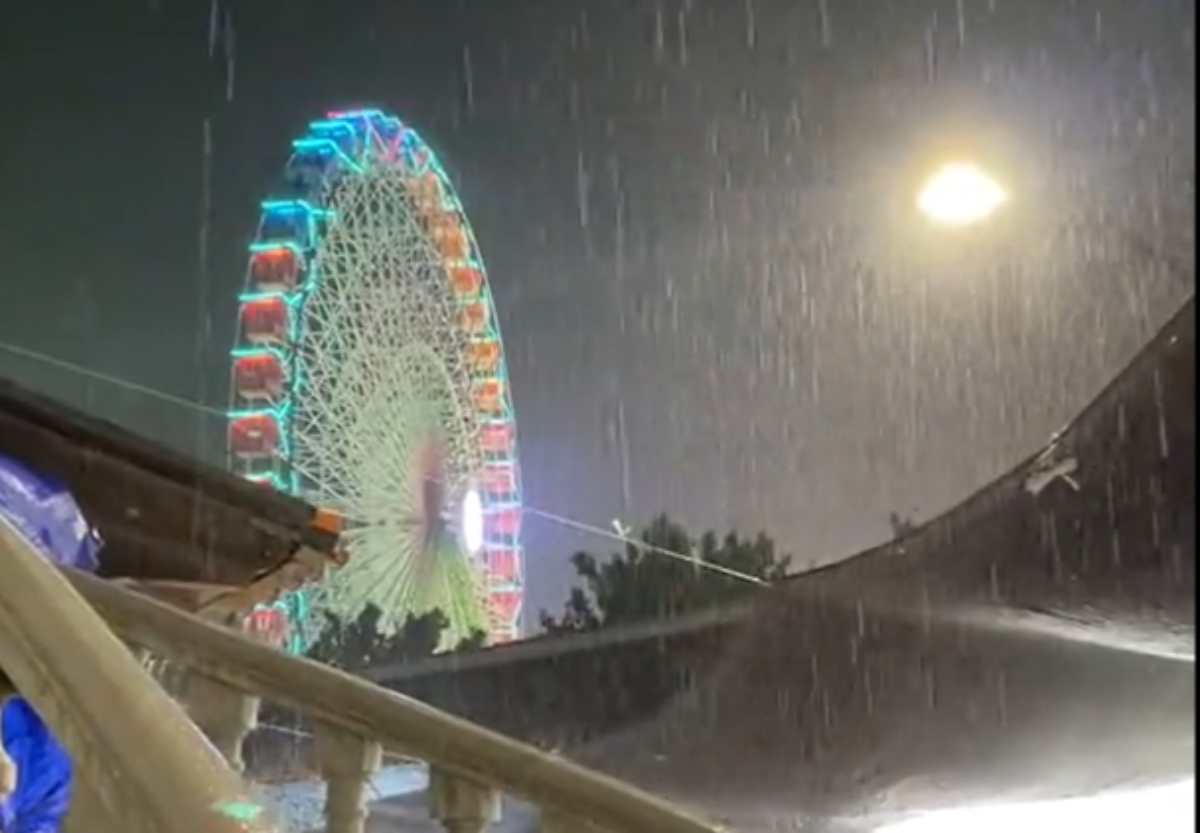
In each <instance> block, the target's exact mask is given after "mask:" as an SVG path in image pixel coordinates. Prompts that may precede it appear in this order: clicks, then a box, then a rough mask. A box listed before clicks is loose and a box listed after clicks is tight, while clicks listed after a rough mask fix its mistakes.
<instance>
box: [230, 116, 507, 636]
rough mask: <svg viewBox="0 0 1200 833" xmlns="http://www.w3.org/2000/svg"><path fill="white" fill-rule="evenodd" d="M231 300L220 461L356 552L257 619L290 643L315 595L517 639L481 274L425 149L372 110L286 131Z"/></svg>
mask: <svg viewBox="0 0 1200 833" xmlns="http://www.w3.org/2000/svg"><path fill="white" fill-rule="evenodd" d="M285 185H286V189H287V193H286V196H285V197H283V198H279V199H272V200H268V201H266V202H264V203H262V214H261V218H260V221H259V225H258V231H257V234H256V236H255V240H254V242H253V243H252V244H251V246H250V256H249V265H248V268H247V276H246V285H245V290H244V291H243V293H242V294H241V295H240V296H239V317H238V335H237V340H236V344H235V347H234V349H233V352H232V374H231V375H232V381H231V407H230V412H229V425H228V440H227V447H228V458H229V464H230V466H231V468H232V469H233V470H234V471H236V472H238V473H240V474H241V475H243V476H245V477H247V478H249V479H251V480H254V481H257V482H261V483H263V484H265V485H269V486H273V487H274V488H277V489H281V490H284V491H287V492H290V493H292V494H296V495H298V496H300V497H303V498H304V499H305V500H307V501H309V502H311V503H313V504H316V505H317V506H320V507H322V508H324V509H329V510H332V511H335V512H338V513H340V514H341V515H342V516H343V517H344V518H345V519H346V529H345V532H344V533H343V539H344V540H345V541H346V542H347V549H348V554H349V561H348V563H347V564H346V566H344V567H342V568H341V569H340V570H338V571H337V572H336V573H334V574H333V575H332V576H331V577H330V578H329V579H328V580H327V582H326V583H325V584H324V585H323V586H321V587H320V588H316V589H315V590H312V591H306V592H301V593H296V594H291V595H290V596H288V597H287V598H285V599H283V600H281V601H280V602H279V603H277V604H276V605H275V606H273V607H272V608H265V609H260V610H258V611H256V612H255V614H254V615H253V616H252V617H251V619H252V620H253V621H254V622H258V623H260V624H259V626H258V627H260V628H266V629H273V630H274V632H275V633H276V634H277V635H280V634H281V631H282V632H283V635H282V636H280V638H281V639H283V638H286V641H287V644H288V647H289V648H291V649H292V650H296V651H301V650H304V648H305V646H306V644H307V643H308V641H309V640H310V639H311V638H312V636H313V635H314V634H313V631H312V629H311V628H312V624H313V621H312V617H311V616H310V613H309V611H310V609H311V607H312V606H313V605H316V606H317V607H319V608H323V609H325V610H329V611H331V612H333V613H336V614H337V615H338V616H340V617H341V618H342V620H343V621H346V620H348V619H350V618H353V617H354V616H356V615H357V614H358V613H359V612H360V611H361V610H362V609H363V608H364V607H365V606H366V605H367V604H368V603H374V604H375V605H377V606H378V607H379V608H380V610H382V611H383V614H384V618H383V621H382V625H383V626H384V628H385V629H387V630H391V629H394V628H395V627H398V626H399V625H400V624H402V622H403V621H404V620H405V618H406V617H407V616H408V615H410V614H411V615H419V614H421V613H424V612H427V611H430V610H432V609H434V608H437V609H440V610H441V611H442V612H443V613H444V614H445V616H446V617H447V619H448V620H449V628H448V630H447V632H446V633H445V634H444V637H443V644H445V645H450V644H453V643H454V642H456V641H457V640H458V639H460V638H462V637H465V636H468V635H469V634H471V633H472V632H473V631H476V630H482V631H484V632H485V633H486V634H487V636H488V639H489V641H490V642H503V641H508V640H511V639H515V638H516V637H517V636H518V634H519V623H520V616H521V606H522V600H523V589H524V578H523V554H522V550H521V546H520V524H521V480H520V468H519V465H518V458H517V431H516V421H515V418H514V414H513V407H512V399H511V395H510V391H509V385H508V374H507V368H506V365H505V360H504V350H503V346H502V343H501V339H500V330H499V326H498V323H497V320H496V312H495V306H494V304H493V302H492V295H491V290H490V288H489V283H488V278H487V272H486V269H485V268H484V263H483V258H482V256H481V254H480V251H479V246H478V244H477V243H476V241H475V237H474V235H473V233H472V231H471V227H470V224H469V223H468V221H467V217H466V214H465V212H464V211H463V208H462V204H461V203H460V202H459V199H458V196H457V195H456V193H455V191H454V188H453V187H452V186H451V183H450V181H449V179H448V177H447V176H446V174H445V172H444V170H443V169H442V166H441V165H440V163H439V162H438V159H437V157H436V156H435V155H434V153H433V152H432V151H431V150H430V149H429V147H428V146H427V145H426V144H425V143H424V142H423V141H422V140H421V138H420V137H419V136H418V135H417V133H416V132H415V131H414V130H412V129H411V128H410V127H408V126H406V125H404V124H402V123H401V122H400V120H399V119H397V118H394V117H392V116H388V115H386V114H384V113H383V112H381V111H379V110H355V111H349V112H336V113H330V114H329V115H328V117H327V118H326V119H323V120H320V121H314V122H312V123H311V124H309V126H308V132H307V134H306V135H305V136H303V137H302V138H300V139H297V140H295V141H293V142H292V154H291V157H290V158H289V160H288V162H287V166H286V168H285Z"/></svg>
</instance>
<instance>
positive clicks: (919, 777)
mask: <svg viewBox="0 0 1200 833" xmlns="http://www.w3.org/2000/svg"><path fill="white" fill-rule="evenodd" d="M1194 402H1195V313H1194V304H1193V302H1192V301H1189V302H1188V303H1187V304H1186V305H1185V306H1184V308H1183V309H1181V310H1180V311H1179V313H1178V314H1177V315H1176V316H1175V317H1174V318H1173V319H1172V320H1171V321H1170V322H1169V323H1168V324H1167V325H1166V326H1165V327H1164V328H1163V330H1162V331H1161V332H1160V333H1159V334H1158V335H1157V336H1156V337H1155V339H1154V340H1153V341H1152V342H1151V343H1150V344H1149V345H1147V346H1146V348H1145V349H1144V350H1143V351H1142V353H1141V354H1140V355H1139V356H1138V357H1137V358H1136V359H1135V360H1134V361H1133V362H1132V363H1131V365H1130V366H1129V367H1128V368H1127V369H1126V370H1125V371H1124V372H1123V373H1122V374H1121V375H1120V376H1119V377H1118V378H1117V379H1116V380H1114V381H1113V382H1112V384H1110V385H1109V387H1108V388H1106V389H1105V390H1104V391H1103V392H1102V393H1101V394H1100V395H1099V396H1098V397H1097V398H1096V399H1095V400H1094V401H1093V402H1092V403H1091V404H1090V405H1089V406H1088V407H1087V408H1086V409H1085V410H1084V411H1083V412H1082V413H1081V414H1080V415H1079V416H1078V417H1077V418H1076V419H1075V420H1074V421H1072V422H1071V423H1070V425H1068V426H1067V427H1066V428H1065V429H1064V430H1063V431H1062V432H1060V434H1059V435H1057V436H1056V437H1055V438H1053V439H1052V440H1051V442H1050V443H1049V444H1048V445H1047V447H1046V448H1045V449H1044V450H1043V452H1042V453H1040V454H1038V455H1036V456H1035V457H1034V458H1032V459H1030V460H1027V461H1025V462H1024V463H1022V464H1021V465H1019V466H1017V467H1016V468H1015V469H1013V470H1012V471H1011V472H1009V473H1008V474H1006V475H1004V476H1002V477H1001V478H999V479H998V480H996V481H995V482H993V483H992V484H990V485H989V486H987V487H986V488H984V489H982V490H981V491H979V492H978V493H977V494H975V495H973V496H971V497H970V498H968V499H967V500H966V501H964V502H963V503H961V504H960V505H958V506H957V507H955V508H954V509H952V510H950V511H949V512H947V513H946V514H944V515H942V516H941V517H939V518H937V519H935V520H933V521H931V522H929V523H927V524H925V525H924V526H922V527H920V528H919V529H917V530H915V531H914V532H912V533H911V534H910V535H908V536H907V537H905V538H904V539H902V540H898V541H893V542H891V543H888V544H885V545H883V546H880V547H877V548H875V549H872V550H870V551H867V552H864V553H862V554H860V555H858V556H855V557H853V558H850V559H847V560H845V561H842V562H840V563H837V564H835V565H832V566H829V567H827V568H824V569H821V570H817V571H814V572H811V573H807V574H804V575H800V576H797V577H795V578H794V579H791V580H789V581H788V582H786V583H785V584H784V585H783V586H780V587H778V588H776V589H774V590H771V591H766V592H763V593H761V594H760V595H758V596H755V597H753V598H751V599H749V600H748V601H747V602H745V603H744V604H743V605H742V606H741V607H739V608H731V609H728V610H714V611H708V612H705V613H704V614H702V615H697V616H693V617H690V618H688V619H680V620H674V621H671V622H660V623H654V622H651V623H647V624H646V625H644V626H639V627H631V628H623V629H614V630H613V631H607V632H600V633H594V634H584V635H579V636H572V637H559V638H541V639H534V640H530V641H527V642H524V643H518V644H513V645H508V646H502V647H497V648H493V649H489V650H485V651H481V652H477V653H474V654H465V655H459V656H449V657H443V658H436V659H433V660H430V661H427V662H424V663H421V664H418V665H413V666H408V667H400V668H386V669H377V670H376V673H375V674H374V675H373V676H375V678H376V679H378V680H380V681H383V682H385V683H386V684H388V685H390V686H391V687H393V688H396V689H399V690H402V691H404V692H406V693H409V694H413V695H415V696H417V697H419V698H421V699H423V700H426V701H427V702H429V703H431V704H433V705H435V706H438V707H440V708H444V709H446V710H448V711H451V712H453V713H456V714H459V715H462V716H464V717H466V718H469V719H471V720H474V721H477V722H479V723H482V724H483V725H485V726H488V727H490V728H494V729H497V730H500V731H502V732H505V733H509V734H512V735H514V736H516V737H518V738H520V739H523V740H528V741H531V742H534V743H536V744H539V745H542V746H544V747H547V748H552V749H556V750H559V751H561V752H562V753H563V754H566V755H569V756H571V757H573V758H577V759H579V760H581V761H582V762H585V763H588V764H591V765H594V766H596V767H598V768H600V769H602V770H605V771H607V772H610V773H612V774H614V775H617V776H619V777H621V778H624V779H627V780H629V781H632V782H633V783H635V784H637V785H639V786H641V787H644V788H647V789H649V790H652V791H654V792H657V793H660V794H662V795H664V796H665V797H669V798H673V799H677V800H679V801H682V802H684V803H685V804H689V805H691V806H693V807H696V808H697V809H700V810H702V811H704V812H706V813H709V814H711V816H712V817H714V818H718V819H724V820H726V821H728V822H730V823H731V824H732V825H733V826H734V827H735V828H736V829H738V830H744V831H758V830H763V831H766V830H792V829H801V828H800V827H793V826H792V825H795V824H798V823H803V822H804V820H806V819H807V820H813V819H814V818H817V817H820V818H824V819H830V818H838V817H846V816H857V815H860V814H864V813H869V814H880V813H887V812H889V811H893V810H904V809H907V808H913V807H928V806H938V805H946V804H956V803H968V802H972V801H979V800H986V801H988V802H996V801H1003V800H1006V799H1014V798H1017V797H1020V798H1032V797H1038V796H1042V797H1048V796H1065V795H1071V794H1078V793H1086V792H1088V791H1094V790H1098V789H1102V788H1106V787H1110V786H1113V785H1116V784H1128V783H1131V782H1134V781H1138V780H1144V779H1150V780H1154V779H1170V778H1177V777H1181V776H1183V775H1184V774H1191V773H1193V772H1194V749H1195V742H1194V724H1195V720H1194V645H1195V635H1194V634H1195V631H1194V623H1195V601H1194V582H1195V508H1194V506H1195V424H1194V420H1195V406H1194ZM803 829H809V828H803Z"/></svg>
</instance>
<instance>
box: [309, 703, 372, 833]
mask: <svg viewBox="0 0 1200 833" xmlns="http://www.w3.org/2000/svg"><path fill="white" fill-rule="evenodd" d="M314 739H315V741H316V752H317V762H318V764H319V766H320V767H321V774H322V775H323V776H324V778H325V789H326V791H325V825H326V831H327V833H362V830H363V828H364V826H365V824H366V821H367V807H366V797H367V783H368V782H369V781H370V780H371V776H372V775H374V774H375V771H376V770H378V769H379V762H380V759H381V758H382V756H383V751H382V749H381V748H380V746H379V744H378V743H377V742H376V741H373V740H367V739H366V738H362V737H359V736H358V735H354V734H351V733H350V732H347V731H345V730H343V729H338V728H336V727H333V726H329V725H327V724H324V723H320V722H318V723H317V724H316V727H315V730H314Z"/></svg>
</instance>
